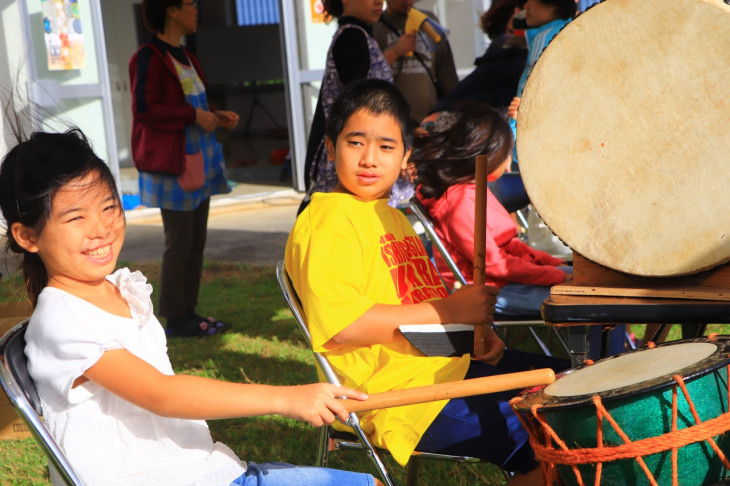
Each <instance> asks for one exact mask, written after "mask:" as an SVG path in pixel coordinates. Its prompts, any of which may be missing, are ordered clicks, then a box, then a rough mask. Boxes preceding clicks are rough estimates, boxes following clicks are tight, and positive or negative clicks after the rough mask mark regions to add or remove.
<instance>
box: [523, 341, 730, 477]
mask: <svg viewBox="0 0 730 486" xmlns="http://www.w3.org/2000/svg"><path fill="white" fill-rule="evenodd" d="M716 337H717V333H712V334H710V335H709V336H708V339H710V340H714V339H715V338H716ZM727 368H728V377H730V365H728V367H727ZM672 378H673V379H674V380H675V382H676V383H677V385H678V386H679V388H680V389H681V390H682V394H683V395H684V398H685V400H686V402H687V405H688V407H689V409H690V412H691V414H692V417H693V418H694V421H695V425H691V426H689V427H686V428H684V429H681V430H680V429H677V416H678V407H677V403H678V393H677V387H676V386H675V387H673V388H672V425H671V432H669V433H666V434H663V435H660V436H658V437H648V438H645V439H640V440H637V441H632V440H631V439H630V438H629V437H628V435H626V433H625V432H624V431H623V430H622V429H621V427H620V426H619V425H618V423H617V422H616V421H615V420H614V418H613V417H612V416H611V414H610V413H609V412H608V410H606V408H605V407H604V406H603V403H602V401H601V397H600V396H599V395H595V396H593V397H592V401H593V404H594V405H595V407H596V412H597V430H596V432H597V434H596V435H597V443H598V446H597V447H594V448H581V449H570V448H568V446H567V445H566V444H565V442H564V441H563V440H562V439H560V437H559V436H558V434H557V433H556V432H555V430H553V428H552V427H550V425H548V423H547V422H546V420H545V418H544V416H542V415H541V414H540V413H539V409H540V405H539V404H536V405H533V406H532V407H531V408H530V411H531V413H532V416H533V417H534V418H535V419H536V420H537V423H539V426H538V424H537V423H535V422H533V421H530V420H528V419H526V418H523V417H522V416H521V414H517V417H518V418H519V419H520V422H522V425H523V426H524V427H525V429H526V430H527V431H528V433H529V435H530V445H531V446H532V448H533V450H534V451H535V456H536V457H537V459H539V460H540V463H541V465H542V469H543V476H544V478H545V480H546V481H547V484H548V485H551V484H557V470H556V465H557V464H559V465H565V466H570V467H571V469H572V470H573V473H574V474H575V477H576V480H577V482H578V485H579V486H584V485H585V483H584V482H583V478H582V477H581V474H580V471H579V470H578V465H579V464H595V465H596V473H595V474H596V475H595V478H596V481H595V484H596V485H599V484H600V481H601V472H602V467H603V463H604V462H609V461H616V460H620V459H634V460H636V462H637V463H638V464H639V466H640V467H641V469H642V471H643V472H644V474H645V475H646V477H647V479H648V480H649V483H650V484H651V485H653V486H658V483H657V481H656V479H655V478H654V476H653V475H652V473H651V471H650V470H649V468H648V467H647V466H646V463H645V462H644V460H643V459H642V457H645V456H649V455H652V454H657V453H660V452H665V451H667V450H670V449H671V460H672V485H673V486H677V485H678V484H679V480H678V469H677V451H678V450H679V449H680V448H682V447H684V446H686V445H689V444H693V443H695V442H700V441H706V442H708V443H709V444H710V447H712V449H713V450H714V451H715V454H717V457H718V458H720V460H721V461H722V463H723V464H724V465H725V467H726V468H728V469H730V461H728V459H727V457H726V456H725V454H724V453H723V452H722V451H721V450H720V448H719V447H718V445H717V443H716V442H715V440H714V439H713V437H715V436H718V435H721V434H723V433H725V432H727V431H728V430H730V412H725V413H723V414H722V415H720V416H718V417H716V418H713V419H710V420H707V421H705V422H702V421H701V419H700V417H699V414H698V413H697V409H696V407H695V405H694V402H693V401H692V398H691V397H690V395H689V392H688V391H687V388H686V386H685V384H684V379H683V378H682V377H681V376H680V375H674V376H673V377H672ZM728 382H729V383H728V403H729V404H730V379H729V380H728ZM521 400H522V397H520V396H518V397H515V398H513V399H512V400H511V401H510V403H511V404H513V405H514V404H516V403H518V402H520V401H521ZM604 418H605V419H606V421H607V422H608V423H609V424H610V425H611V427H612V428H613V429H614V431H615V432H616V433H617V434H618V435H619V437H621V439H622V440H623V441H624V444H621V445H616V446H609V447H606V446H605V445H604V444H603V419H604ZM540 426H541V429H540ZM551 439H552V442H554V443H555V444H556V445H557V447H555V446H553V445H552V443H551Z"/></svg>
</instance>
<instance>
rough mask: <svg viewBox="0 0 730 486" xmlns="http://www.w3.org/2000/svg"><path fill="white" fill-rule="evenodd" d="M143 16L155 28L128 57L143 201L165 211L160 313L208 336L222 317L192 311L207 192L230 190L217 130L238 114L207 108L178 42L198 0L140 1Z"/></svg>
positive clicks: (193, 23) (173, 329)
mask: <svg viewBox="0 0 730 486" xmlns="http://www.w3.org/2000/svg"><path fill="white" fill-rule="evenodd" d="M142 16H143V18H144V21H145V25H146V26H147V28H148V29H149V30H151V31H152V32H154V35H152V36H151V37H150V39H149V40H148V41H147V42H146V43H145V44H144V45H143V46H142V47H140V48H139V50H138V51H137V52H135V53H134V55H133V56H132V58H131V59H130V61H129V78H130V82H131V86H132V115H133V119H132V157H133V159H134V165H135V167H136V168H137V169H138V170H139V192H140V200H141V203H142V204H144V205H145V206H149V207H158V208H160V212H161V214H162V224H163V228H164V232H165V250H164V253H163V255H162V275H161V278H160V300H159V314H160V315H161V316H163V317H165V318H166V319H167V332H168V333H169V334H170V335H173V336H209V335H212V334H216V333H218V332H221V331H222V330H223V329H224V328H225V327H226V324H225V323H223V322H222V321H220V320H218V319H216V318H213V317H203V316H201V315H200V314H198V313H197V311H196V306H197V304H198V292H199V289H200V278H201V275H202V270H203V250H204V249H205V241H206V236H207V227H208V211H209V208H210V198H211V196H213V195H215V194H225V193H228V192H230V190H231V189H230V187H229V186H228V182H227V181H226V177H225V173H224V170H225V165H224V160H223V154H222V151H221V146H220V144H219V143H218V142H217V141H216V138H215V135H214V130H215V129H216V127H223V128H228V129H232V128H234V127H235V126H236V125H237V124H238V115H237V114H236V113H233V112H231V111H224V110H217V111H211V109H210V107H209V105H208V98H207V95H206V87H205V76H204V74H203V70H202V69H201V67H200V64H199V62H198V60H197V58H196V57H195V55H193V53H192V52H190V51H189V50H187V49H185V48H184V47H183V46H182V45H181V43H180V41H181V38H182V37H183V36H184V35H188V34H192V33H194V32H195V31H196V29H197V26H198V20H197V16H198V9H197V2H195V1H190V0H144V1H143V2H142Z"/></svg>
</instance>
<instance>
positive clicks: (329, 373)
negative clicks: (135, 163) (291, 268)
mask: <svg viewBox="0 0 730 486" xmlns="http://www.w3.org/2000/svg"><path fill="white" fill-rule="evenodd" d="M276 279H277V280H278V281H279V287H281V292H282V294H283V295H284V300H286V303H287V305H288V306H289V309H290V310H291V312H292V314H293V315H294V320H295V321H296V322H297V325H298V326H299V330H300V331H301V332H302V334H303V335H304V338H305V339H306V340H307V344H309V349H310V350H311V351H312V354H314V359H315V360H316V361H317V366H319V368H320V370H322V373H323V374H324V376H325V378H326V379H327V382H329V383H332V384H333V385H338V386H339V385H341V384H342V383H340V379H339V378H338V377H337V373H335V370H334V369H333V368H332V366H330V364H329V362H328V361H327V359H326V358H325V357H324V356H322V355H321V354H320V353H318V352H316V351H315V350H314V348H313V347H312V338H311V337H310V334H309V329H308V328H307V320H306V317H305V315H304V310H303V309H302V304H301V301H300V300H299V296H298V295H297V293H296V291H295V290H294V287H293V286H292V284H291V280H289V275H287V273H286V268H284V262H283V261H279V263H278V264H277V265H276ZM347 425H348V426H349V427H351V428H352V429H354V430H355V433H356V434H357V435H358V436H360V435H362V438H365V440H366V441H367V443H368V445H369V446H370V447H372V445H370V442H369V440H368V439H367V438H366V436H365V434H364V432H363V431H362V430H361V429H360V420H359V418H358V416H357V414H356V413H354V412H353V413H350V418H349V420H348V421H347Z"/></svg>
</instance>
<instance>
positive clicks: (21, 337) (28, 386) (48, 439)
mask: <svg viewBox="0 0 730 486" xmlns="http://www.w3.org/2000/svg"><path fill="white" fill-rule="evenodd" d="M27 328H28V320H25V321H23V322H21V323H20V324H18V325H16V326H15V327H13V328H12V329H10V330H9V331H8V332H7V333H5V335H3V337H2V338H1V339H0V385H2V388H3V390H4V391H5V393H6V394H7V396H8V399H9V401H10V404H11V405H12V406H13V407H14V408H15V410H17V412H18V415H20V417H21V418H22V419H23V421H24V422H25V423H26V424H27V426H28V428H29V429H30V431H31V432H32V434H33V437H34V438H35V439H36V441H38V444H39V445H40V446H41V449H42V450H43V452H44V453H45V454H46V456H47V457H48V460H49V469H51V473H52V474H51V476H53V475H54V474H53V473H56V474H58V476H59V477H60V478H61V479H63V481H64V482H65V483H66V484H67V485H68V486H81V485H82V483H81V480H80V479H79V477H78V476H77V475H76V473H75V472H74V470H73V467H71V463H70V462H69V461H68V459H67V458H66V456H65V454H64V453H63V450H62V449H61V447H60V446H59V445H58V443H57V442H56V441H55V440H54V439H53V437H52V436H51V433H50V432H49V431H48V429H47V428H46V426H45V424H44V422H43V418H42V411H41V404H40V398H39V397H38V391H37V390H36V388H35V384H34V383H33V379H32V378H31V377H30V375H29V374H28V363H27V360H26V357H25V351H24V350H25V331H26V329H27ZM54 468H55V471H54V470H53V469H54Z"/></svg>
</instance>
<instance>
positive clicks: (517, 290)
mask: <svg viewBox="0 0 730 486" xmlns="http://www.w3.org/2000/svg"><path fill="white" fill-rule="evenodd" d="M414 145H415V147H416V148H417V150H416V152H417V154H418V155H417V156H416V157H415V158H414V160H415V163H416V169H417V173H418V176H417V179H416V184H417V187H418V189H417V197H418V198H419V200H420V201H421V203H422V204H423V206H424V207H425V208H426V210H427V211H428V213H429V215H430V217H431V220H432V222H433V225H434V228H435V230H436V232H437V234H438V235H439V237H441V239H442V240H443V242H444V245H445V246H446V248H447V250H448V252H449V254H450V255H451V256H452V258H453V259H454V261H455V262H456V265H457V266H458V267H459V270H460V271H461V273H462V274H463V275H464V277H465V278H466V280H467V281H468V282H469V283H471V282H472V281H473V278H472V275H473V271H474V211H475V207H474V204H475V198H476V184H477V181H475V180H474V173H475V168H476V157H477V155H486V156H487V158H488V166H487V180H488V181H496V180H497V179H499V178H500V177H501V176H502V174H503V173H504V171H505V170H506V169H507V166H508V165H509V163H510V161H511V155H510V153H511V151H512V132H511V130H510V127H509V124H508V123H507V120H505V119H504V118H503V117H502V115H500V114H499V113H498V112H497V111H496V110H494V109H493V108H491V107H490V106H488V105H472V106H470V107H469V108H468V109H465V110H464V111H462V112H455V113H454V118H453V120H452V124H451V126H449V127H448V128H445V129H443V130H441V131H434V132H433V133H431V134H430V135H425V136H421V137H417V138H416V140H415V142H414ZM484 182H485V183H486V181H484ZM486 214H487V234H486V251H485V270H484V272H485V277H486V278H485V282H486V283H487V284H490V285H495V286H497V287H499V289H500V290H499V295H498V296H497V304H496V306H495V309H496V311H497V312H498V313H499V314H500V315H501V316H504V317H510V316H529V317H537V318H539V317H540V307H541V306H542V303H543V301H544V300H545V299H546V298H547V297H548V296H549V295H550V287H551V286H553V285H556V284H560V283H563V282H565V281H566V280H568V279H569V278H570V277H571V274H572V268H571V267H568V266H567V263H566V262H565V261H563V260H561V259H559V258H554V257H552V256H550V255H549V254H547V253H545V252H543V251H540V250H536V249H534V248H532V247H530V246H529V245H527V244H525V243H523V242H522V241H520V239H519V238H518V237H517V228H516V226H515V222H514V220H513V219H512V217H511V216H510V215H509V213H508V212H507V210H505V208H504V206H502V204H500V202H499V201H498V200H497V198H496V197H495V196H494V194H492V191H491V190H490V189H487V213H486ZM434 257H435V259H436V266H437V268H438V270H439V274H440V275H441V277H442V278H443V279H444V281H445V282H446V284H447V285H448V286H451V287H453V285H454V283H455V278H454V275H453V274H452V273H451V271H450V270H449V268H448V266H447V265H446V263H445V261H444V260H443V258H442V257H441V255H440V254H438V253H436V254H435V255H434Z"/></svg>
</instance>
